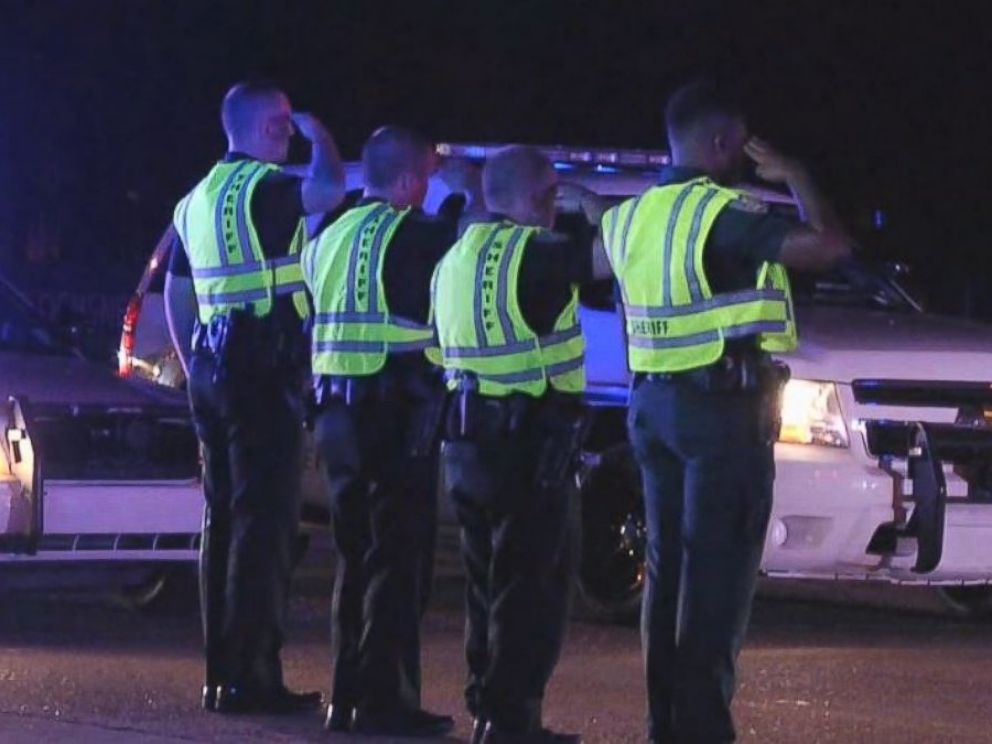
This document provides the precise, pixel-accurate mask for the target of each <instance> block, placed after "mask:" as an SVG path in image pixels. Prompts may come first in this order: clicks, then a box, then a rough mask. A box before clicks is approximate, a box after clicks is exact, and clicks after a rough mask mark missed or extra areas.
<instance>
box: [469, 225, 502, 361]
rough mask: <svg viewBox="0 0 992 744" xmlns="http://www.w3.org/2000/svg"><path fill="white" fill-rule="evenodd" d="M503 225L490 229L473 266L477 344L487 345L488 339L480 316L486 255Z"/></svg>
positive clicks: (483, 321)
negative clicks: (476, 262)
mask: <svg viewBox="0 0 992 744" xmlns="http://www.w3.org/2000/svg"><path fill="white" fill-rule="evenodd" d="M502 230H503V227H502V226H500V227H497V228H496V229H495V230H493V231H492V234H490V236H489V237H488V238H487V239H486V242H485V243H483V245H482V249H481V250H480V251H479V258H478V259H477V260H478V264H477V265H476V267H475V297H474V298H473V305H474V306H475V307H474V308H473V309H472V311H473V313H474V314H475V336H476V340H477V341H478V342H479V346H487V345H488V339H487V338H486V323H485V320H484V319H483V317H482V282H483V279H484V278H485V269H486V257H487V256H488V255H489V250H490V249H491V248H492V245H493V241H495V240H496V236H497V235H499V233H500V231H502Z"/></svg>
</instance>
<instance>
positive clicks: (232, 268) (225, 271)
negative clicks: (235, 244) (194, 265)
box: [192, 264, 258, 279]
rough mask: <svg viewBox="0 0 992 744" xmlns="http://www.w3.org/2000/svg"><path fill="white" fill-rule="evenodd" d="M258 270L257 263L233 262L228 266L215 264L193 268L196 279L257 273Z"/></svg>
mask: <svg viewBox="0 0 992 744" xmlns="http://www.w3.org/2000/svg"><path fill="white" fill-rule="evenodd" d="M257 272H258V265H257V264H233V265H228V266H213V267H209V268H205V269H192V274H193V278H194V279H218V278H220V277H225V276H241V275H242V274H255V273H257Z"/></svg>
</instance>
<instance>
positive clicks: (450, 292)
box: [431, 221, 586, 397]
mask: <svg viewBox="0 0 992 744" xmlns="http://www.w3.org/2000/svg"><path fill="white" fill-rule="evenodd" d="M538 231H539V228H536V227H525V226H521V225H516V224H514V223H511V222H507V221H500V222H486V223H477V224H474V225H471V226H470V227H469V228H468V229H467V230H466V231H465V233H464V235H462V237H461V238H460V239H459V240H458V242H457V243H455V245H454V246H453V247H452V248H451V250H450V251H448V253H447V255H445V257H444V258H443V259H442V260H441V263H440V264H438V267H437V269H436V271H435V272H434V279H433V282H432V286H431V299H432V313H433V319H434V324H435V327H436V328H437V336H438V342H439V344H440V346H441V359H442V365H443V366H444V368H445V370H446V372H447V377H448V387H449V388H450V389H455V388H456V387H458V385H459V378H466V377H470V378H474V382H473V384H478V390H479V392H480V393H481V394H483V395H489V396H495V397H499V396H505V395H509V394H510V393H525V394H527V395H531V396H534V397H538V396H540V395H542V394H543V393H544V392H545V391H546V390H547V389H548V385H549V383H550V385H551V387H552V388H553V389H555V390H558V391H561V392H566V393H581V392H582V391H583V390H584V389H585V382H586V377H585V340H584V339H583V337H582V329H581V327H580V326H579V318H578V305H579V295H578V288H577V287H574V286H573V287H572V296H571V299H570V300H569V302H568V304H567V305H566V306H565V308H564V310H562V312H561V314H560V315H559V316H558V318H557V320H556V322H555V324H554V330H553V331H552V333H550V334H548V335H546V336H538V335H537V334H536V333H535V332H534V331H533V330H532V329H531V327H530V326H529V325H528V324H527V321H526V320H525V319H524V316H523V313H522V312H521V310H520V303H519V299H518V295H517V287H518V279H519V276H520V266H521V262H522V260H523V257H524V252H525V251H526V250H527V247H528V243H529V241H530V238H531V236H533V235H534V234H535V233H537V232H538Z"/></svg>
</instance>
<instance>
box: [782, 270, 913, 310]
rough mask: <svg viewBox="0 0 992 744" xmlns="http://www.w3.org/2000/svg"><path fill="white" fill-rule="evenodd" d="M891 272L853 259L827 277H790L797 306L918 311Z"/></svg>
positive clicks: (809, 275)
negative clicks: (890, 274)
mask: <svg viewBox="0 0 992 744" xmlns="http://www.w3.org/2000/svg"><path fill="white" fill-rule="evenodd" d="M889 272H890V270H889V269H887V268H886V267H884V266H871V265H869V264H866V263H862V262H860V261H855V260H851V261H848V262H847V263H845V264H844V265H843V266H840V267H838V268H837V269H835V270H833V271H831V272H830V273H828V274H819V275H813V274H799V273H797V272H790V278H791V280H792V291H793V294H794V295H795V301H796V304H797V305H817V306H823V305H826V306H830V307H857V308H864V309H866V310H887V311H890V312H919V311H920V309H921V308H920V305H919V304H918V303H917V302H916V301H915V300H914V299H913V298H912V296H910V294H909V293H908V292H907V291H906V290H905V289H904V288H903V287H902V286H901V285H900V284H899V283H898V282H897V281H896V280H895V279H893V278H891V276H889Z"/></svg>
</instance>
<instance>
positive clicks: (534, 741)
mask: <svg viewBox="0 0 992 744" xmlns="http://www.w3.org/2000/svg"><path fill="white" fill-rule="evenodd" d="M482 742H483V744H582V737H581V736H579V735H578V734H559V733H558V732H556V731H552V730H551V729H546V728H542V729H537V730H536V731H505V730H500V729H499V728H496V727H494V726H493V724H492V723H490V724H489V725H488V726H486V733H485V735H484V736H483V737H482Z"/></svg>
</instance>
